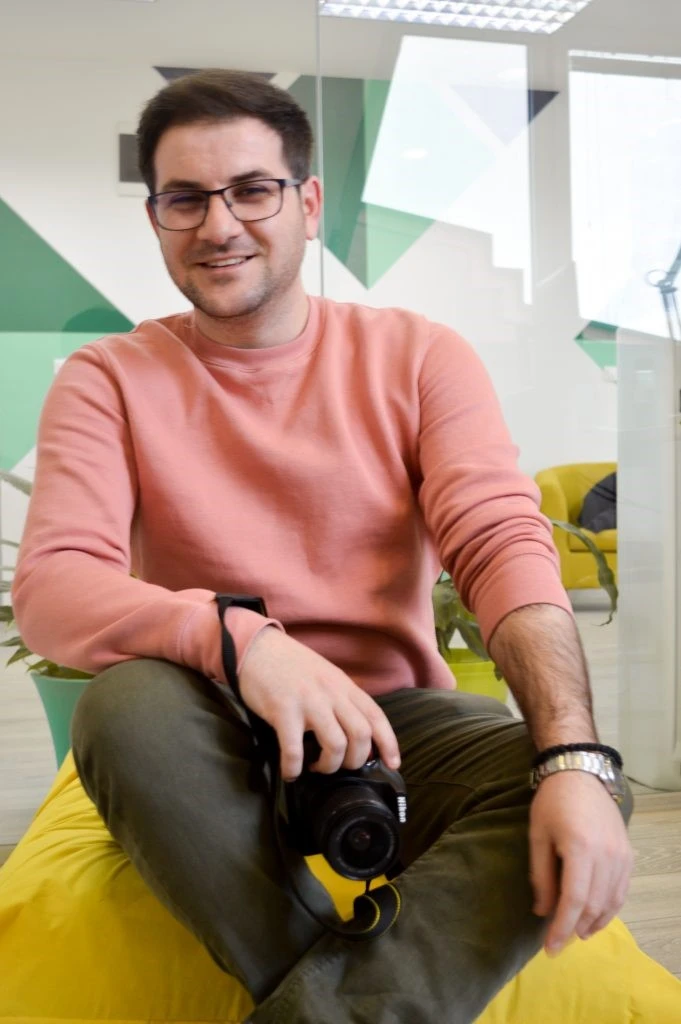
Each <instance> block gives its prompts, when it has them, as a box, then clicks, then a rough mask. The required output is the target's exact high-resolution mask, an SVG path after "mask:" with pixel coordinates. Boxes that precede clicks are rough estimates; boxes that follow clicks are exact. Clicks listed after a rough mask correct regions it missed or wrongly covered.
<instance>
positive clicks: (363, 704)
mask: <svg viewBox="0 0 681 1024" xmlns="http://www.w3.org/2000/svg"><path fill="white" fill-rule="evenodd" d="M357 692H358V695H361V697H362V698H365V700H364V701H361V700H358V701H357V703H356V702H355V701H353V700H346V701H342V702H339V703H338V704H336V705H335V706H333V707H332V708H329V707H328V706H327V705H325V706H324V707H323V709H322V710H321V711H320V713H318V715H317V716H316V717H315V718H314V719H312V718H310V719H309V720H308V721H309V728H311V729H312V730H313V731H314V733H315V735H316V737H317V742H318V743H319V745H320V747H321V748H322V756H321V757H320V758H319V760H318V761H317V762H316V764H315V765H313V766H312V767H313V768H314V770H315V771H321V772H335V771H338V769H339V768H350V769H357V768H361V767H362V765H364V764H366V762H367V761H368V760H369V758H370V757H371V756H372V747H373V746H374V745H375V746H376V749H377V752H378V756H379V757H381V758H382V759H383V761H384V762H385V763H386V764H387V765H388V767H390V768H394V767H395V768H396V767H399V764H400V753H399V747H398V745H397V738H396V737H395V734H394V732H393V730H392V726H391V725H390V722H389V721H388V719H387V718H386V716H385V714H384V712H383V711H382V710H381V708H380V707H379V706H378V704H376V702H375V701H374V700H372V699H371V698H370V697H366V695H365V694H364V693H362V691H360V690H358V691H357ZM358 704H359V705H360V706H358Z"/></svg>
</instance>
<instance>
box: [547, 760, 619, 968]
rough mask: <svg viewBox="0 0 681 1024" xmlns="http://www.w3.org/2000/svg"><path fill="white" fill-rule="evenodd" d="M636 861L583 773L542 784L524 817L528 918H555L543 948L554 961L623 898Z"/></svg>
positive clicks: (615, 814) (609, 803)
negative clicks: (530, 912) (531, 915)
mask: <svg viewBox="0 0 681 1024" xmlns="http://www.w3.org/2000/svg"><path fill="white" fill-rule="evenodd" d="M633 863H634V855H633V851H632V848H631V843H630V842H629V837H628V835H627V830H626V826H625V824H624V820H623V818H622V815H621V813H620V811H619V809H618V807H617V804H616V803H615V801H614V800H613V798H612V797H611V796H610V794H609V793H608V791H607V790H606V788H605V786H604V785H603V783H602V782H601V781H600V780H599V779H597V778H596V777H595V776H594V775H590V774H589V773H588V772H580V771H567V772H559V773H557V774H555V775H551V776H549V777H548V778H546V779H544V780H543V781H542V782H541V783H540V785H539V788H538V789H537V792H536V794H535V797H534V800H533V801H532V806H531V809H530V876H531V881H532V887H533V889H534V895H535V902H534V907H533V910H534V913H535V914H537V915H538V916H540V917H547V916H548V915H550V914H553V920H552V921H551V924H550V926H549V930H548V932H547V935H546V940H545V942H544V948H545V950H546V952H547V953H548V954H549V955H552V956H555V955H557V954H558V953H559V952H560V951H561V950H562V948H563V947H564V946H565V944H566V942H567V941H568V940H569V939H570V938H571V936H572V935H573V934H576V935H578V936H579V938H580V939H588V938H590V937H591V936H592V935H594V934H595V933H596V932H597V931H599V930H600V929H601V928H604V927H605V925H606V924H608V922H609V921H611V920H612V918H613V917H614V916H615V914H616V913H617V912H618V910H619V909H620V908H621V906H622V904H623V903H624V900H625V898H626V895H627V890H628V888H629V879H630V877H631V871H632V867H633Z"/></svg>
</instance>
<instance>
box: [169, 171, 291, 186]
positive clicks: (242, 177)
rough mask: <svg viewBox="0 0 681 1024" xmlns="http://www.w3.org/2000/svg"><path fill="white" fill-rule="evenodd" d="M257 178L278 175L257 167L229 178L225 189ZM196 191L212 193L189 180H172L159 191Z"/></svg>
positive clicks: (197, 182)
mask: <svg viewBox="0 0 681 1024" xmlns="http://www.w3.org/2000/svg"><path fill="white" fill-rule="evenodd" d="M256 178H276V175H274V174H272V172H271V171H266V170H264V169H263V168H262V167H255V168H253V170H250V171H245V172H244V173H243V174H234V175H232V177H231V178H229V180H228V182H227V184H226V185H225V186H224V187H225V188H229V186H230V185H239V184H241V182H243V181H253V180H254V179H256ZM185 188H187V189H194V190H196V191H198V192H205V191H210V190H207V189H204V187H203V185H202V184H201V182H200V181H191V180H190V179H188V178H171V179H170V181H166V182H165V184H164V186H163V188H162V189H159V191H160V192H176V191H179V190H181V189H185Z"/></svg>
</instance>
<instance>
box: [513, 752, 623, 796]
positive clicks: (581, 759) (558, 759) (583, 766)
mask: <svg viewBox="0 0 681 1024" xmlns="http://www.w3.org/2000/svg"><path fill="white" fill-rule="evenodd" d="M566 771H582V772H588V773H589V774H590V775H595V776H596V778H598V779H600V781H601V782H602V783H603V784H604V785H606V786H607V784H612V785H613V786H615V785H617V783H618V781H619V779H618V775H619V770H618V768H617V766H616V765H615V764H614V763H613V761H612V759H611V758H609V757H608V756H607V755H606V754H602V753H596V752H592V751H588V750H570V751H566V752H565V753H564V754H556V755H555V757H552V758H550V759H549V760H548V761H545V762H544V763H543V764H541V765H539V766H538V767H536V768H533V769H532V771H531V773H530V785H531V786H532V788H533V789H536V788H537V786H538V785H539V783H540V782H541V781H542V780H543V779H547V778H548V777H549V775H556V774H557V773H558V772H566ZM610 795H611V796H612V797H613V799H615V800H618V802H619V799H618V797H617V795H616V794H615V793H612V792H611V793H610Z"/></svg>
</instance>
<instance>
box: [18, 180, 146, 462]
mask: <svg viewBox="0 0 681 1024" xmlns="http://www.w3.org/2000/svg"><path fill="white" fill-rule="evenodd" d="M0 238H2V247H1V248H0V366H1V367H2V373H0V467H2V468H3V469H11V468H12V466H14V465H16V463H17V462H18V460H19V459H21V458H22V457H23V456H24V455H25V454H26V453H27V452H28V451H29V450H30V449H31V448H32V447H33V445H34V444H35V435H36V428H37V425H38V418H39V415H40V409H41V406H42V404H43V400H44V398H45V394H46V393H47V390H48V388H49V386H50V383H51V381H52V379H53V376H54V360H55V359H61V358H64V357H65V356H67V355H70V353H71V352H73V351H75V349H77V348H80V346H81V345H84V344H86V343H87V342H88V341H92V340H93V339H94V338H99V337H101V336H102V335H103V334H110V333H112V332H121V331H129V330H130V329H131V327H132V323H131V322H130V320H128V318H127V317H125V316H123V315H122V313H120V312H119V311H118V310H117V309H116V308H115V306H113V305H112V304H111V303H110V302H109V301H108V299H106V298H105V297H104V296H103V295H102V294H101V292H99V291H98V290H97V289H96V288H93V286H92V285H91V284H90V283H89V282H88V281H87V280H86V279H85V278H84V277H83V276H82V275H81V274H79V273H78V271H77V270H75V269H74V268H73V267H72V266H71V264H70V263H68V262H67V261H66V260H65V259H64V258H63V257H62V256H60V255H59V253H58V252H56V250H55V249H53V247H52V246H51V245H48V243H47V242H45V241H44V239H42V238H41V237H40V235H39V234H38V233H37V232H36V231H34V230H33V229H32V228H31V227H29V225H28V224H27V223H26V222H25V221H24V220H22V218H21V217H19V216H17V214H16V213H14V211H13V210H12V209H10V207H9V206H8V205H7V204H6V203H5V202H3V201H2V200H1V199H0Z"/></svg>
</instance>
